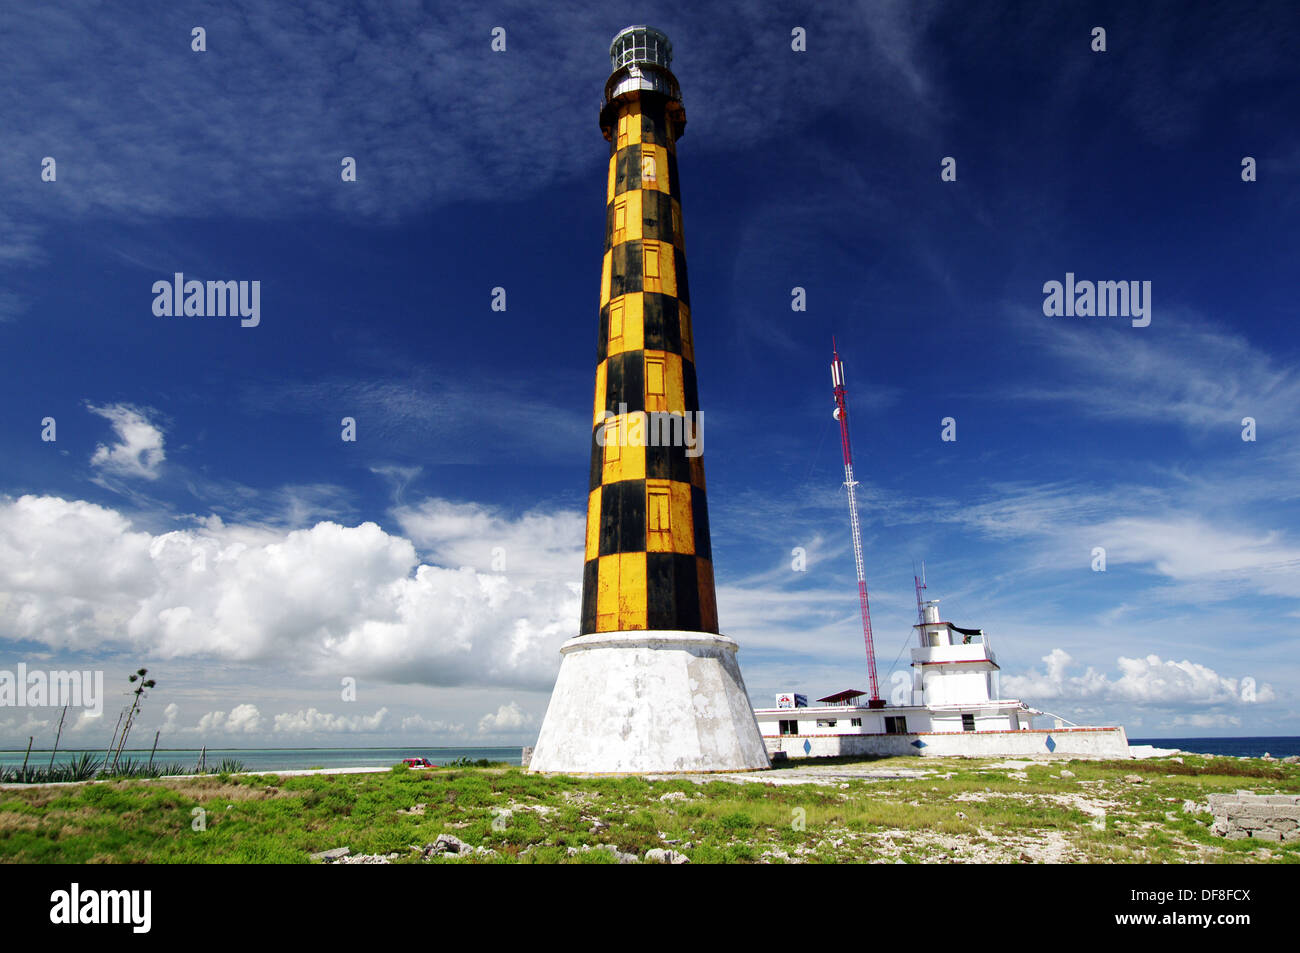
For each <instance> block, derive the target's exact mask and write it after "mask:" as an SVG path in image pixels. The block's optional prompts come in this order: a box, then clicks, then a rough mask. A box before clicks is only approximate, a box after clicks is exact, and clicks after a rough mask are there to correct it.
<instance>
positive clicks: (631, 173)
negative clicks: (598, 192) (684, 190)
mask: <svg viewBox="0 0 1300 953" xmlns="http://www.w3.org/2000/svg"><path fill="white" fill-rule="evenodd" d="M670 161H671V160H670ZM670 167H671V166H670ZM639 188H641V145H640V143H637V144H635V145H630V146H624V147H623V148H622V149H619V150H618V152H617V159H616V160H615V163H614V195H615V196H619V195H622V194H623V193H624V192H630V191H632V190H633V189H639Z"/></svg>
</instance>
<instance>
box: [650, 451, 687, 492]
mask: <svg viewBox="0 0 1300 953" xmlns="http://www.w3.org/2000/svg"><path fill="white" fill-rule="evenodd" d="M645 475H646V478H647V479H650V480H675V481H676V482H678V483H690V482H691V461H690V458H689V457H687V456H686V448H685V447H646V448H645Z"/></svg>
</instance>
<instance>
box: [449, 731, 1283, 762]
mask: <svg viewBox="0 0 1300 953" xmlns="http://www.w3.org/2000/svg"><path fill="white" fill-rule="evenodd" d="M1128 743H1129V744H1131V745H1155V746H1156V747H1157V748H1179V749H1181V750H1183V751H1191V752H1193V753H1195V754H1221V755H1227V756H1229V757H1232V758H1260V757H1263V756H1264V755H1265V754H1271V755H1272V756H1273V757H1275V758H1287V757H1290V756H1291V755H1300V737H1295V736H1272V737H1263V738H1129V740H1128ZM429 760H430V761H432V760H433V759H432V758H430V759H429Z"/></svg>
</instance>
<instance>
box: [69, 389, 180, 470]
mask: <svg viewBox="0 0 1300 953" xmlns="http://www.w3.org/2000/svg"><path fill="white" fill-rule="evenodd" d="M88 409H89V410H90V412H91V413H93V414H98V415H99V416H101V417H103V418H104V419H105V420H107V421H108V422H109V423H111V424H112V425H113V432H114V433H115V434H116V435H117V443H115V444H112V445H111V446H110V445H107V444H102V443H101V444H100V445H99V446H97V447H96V448H95V453H94V455H93V456H91V458H90V462H91V464H92V465H93V466H96V467H99V468H100V470H102V471H103V472H105V473H110V474H113V475H115V476H127V477H141V478H143V479H146V480H155V479H157V478H158V468H159V467H160V466H162V462H163V460H165V459H166V457H167V454H166V452H165V451H164V450H163V433H162V431H161V430H159V429H158V428H157V427H155V426H154V425H153V424H152V423H150V422H149V419H148V418H147V417H146V416H145V415H144V414H143V413H141V412H140V411H139V410H136V409H135V408H134V407H131V406H129V405H127V404H108V405H105V406H103V407H96V406H95V405H94V404H90V405H88Z"/></svg>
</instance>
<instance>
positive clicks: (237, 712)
mask: <svg viewBox="0 0 1300 953" xmlns="http://www.w3.org/2000/svg"><path fill="white" fill-rule="evenodd" d="M175 707H176V706H175V705H168V706H167V712H166V714H167V716H168V717H169V718H171V717H172V716H173V715H174V712H172V711H171V709H173V708H175ZM261 725H262V715H261V713H260V712H259V711H258V710H257V706H256V705H248V704H245V705H236V706H235V707H234V709H232V710H231V712H230V714H229V715H227V714H226V713H225V712H224V711H210V712H208V713H207V714H206V715H204V716H203V717H202V718H200V719H199V727H198V730H199V732H200V733H201V734H210V733H217V732H223V731H224V732H229V733H230V734H240V733H243V734H252V733H253V732H255V731H257V729H258V728H260V727H261Z"/></svg>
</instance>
